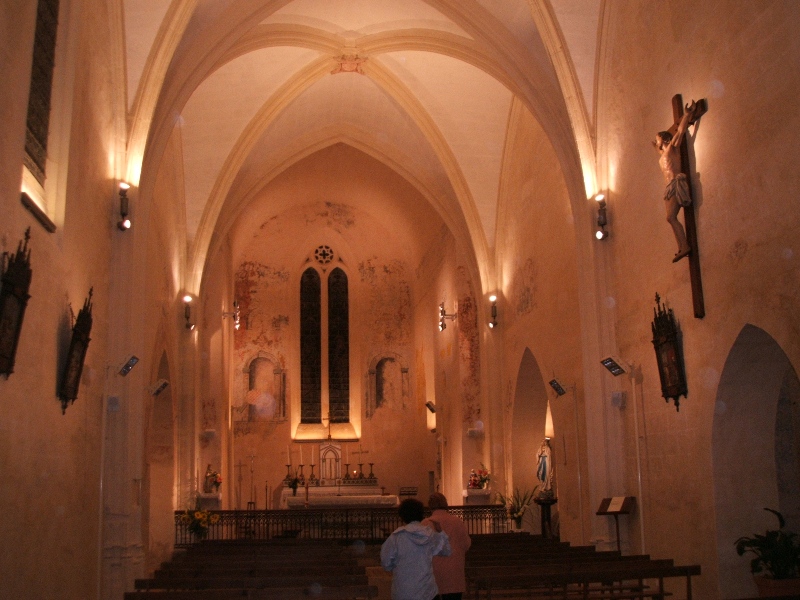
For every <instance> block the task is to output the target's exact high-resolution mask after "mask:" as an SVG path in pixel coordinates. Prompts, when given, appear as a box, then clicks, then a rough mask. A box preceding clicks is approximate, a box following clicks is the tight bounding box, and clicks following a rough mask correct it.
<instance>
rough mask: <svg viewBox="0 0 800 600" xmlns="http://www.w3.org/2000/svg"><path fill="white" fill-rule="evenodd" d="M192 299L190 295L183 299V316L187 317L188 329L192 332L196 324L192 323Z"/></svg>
mask: <svg viewBox="0 0 800 600" xmlns="http://www.w3.org/2000/svg"><path fill="white" fill-rule="evenodd" d="M191 303H192V297H191V296H190V295H189V294H186V295H185V296H184V297H183V304H184V307H183V316H184V317H186V329H188V330H189V331H192V330H193V329H194V323H192V306H191Z"/></svg>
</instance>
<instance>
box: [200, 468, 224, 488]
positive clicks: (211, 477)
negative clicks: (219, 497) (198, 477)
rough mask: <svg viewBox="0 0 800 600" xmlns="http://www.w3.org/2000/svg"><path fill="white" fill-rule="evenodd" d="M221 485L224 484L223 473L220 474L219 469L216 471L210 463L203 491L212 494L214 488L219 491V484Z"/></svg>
mask: <svg viewBox="0 0 800 600" xmlns="http://www.w3.org/2000/svg"><path fill="white" fill-rule="evenodd" d="M221 485H222V475H220V474H219V471H214V470H213V469H212V468H211V465H208V468H207V469H206V474H205V477H204V479H203V492H204V493H206V494H210V493H211V491H212V489H213V490H214V491H215V492H218V491H219V486H221Z"/></svg>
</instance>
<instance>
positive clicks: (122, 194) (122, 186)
mask: <svg viewBox="0 0 800 600" xmlns="http://www.w3.org/2000/svg"><path fill="white" fill-rule="evenodd" d="M129 189H131V186H130V184H129V183H125V182H124V181H120V182H119V223H117V227H119V230H120V231H127V230H128V229H130V228H131V220H130V219H129V218H128V190H129Z"/></svg>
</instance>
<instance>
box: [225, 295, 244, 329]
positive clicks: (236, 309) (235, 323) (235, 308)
mask: <svg viewBox="0 0 800 600" xmlns="http://www.w3.org/2000/svg"><path fill="white" fill-rule="evenodd" d="M225 317H233V328H234V329H235V330H236V331H239V327H240V326H241V321H240V320H239V303H238V302H237V301H236V300H234V301H233V312H225V311H223V312H222V318H223V319H224V318H225Z"/></svg>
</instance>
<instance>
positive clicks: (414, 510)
mask: <svg viewBox="0 0 800 600" xmlns="http://www.w3.org/2000/svg"><path fill="white" fill-rule="evenodd" d="M397 512H398V514H399V515H400V518H401V519H403V523H411V522H412V521H422V518H423V517H424V516H425V507H424V506H422V502H420V501H419V500H417V499H416V498H406V499H405V500H403V501H402V502H401V503H400V507H399V508H398V509H397Z"/></svg>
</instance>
